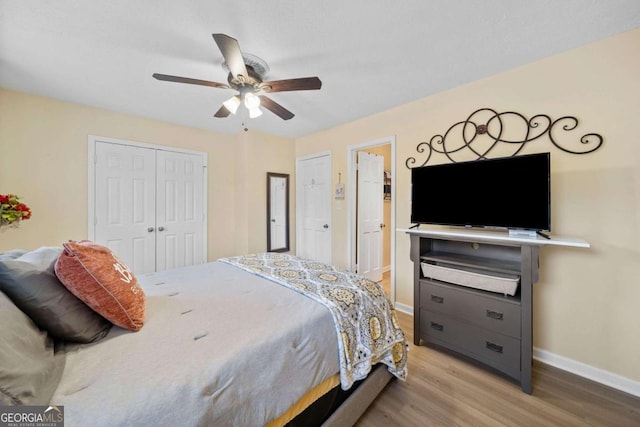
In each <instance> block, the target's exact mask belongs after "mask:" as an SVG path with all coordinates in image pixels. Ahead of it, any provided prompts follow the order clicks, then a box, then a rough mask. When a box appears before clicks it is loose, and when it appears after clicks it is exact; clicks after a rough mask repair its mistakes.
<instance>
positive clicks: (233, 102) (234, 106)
mask: <svg viewBox="0 0 640 427" xmlns="http://www.w3.org/2000/svg"><path fill="white" fill-rule="evenodd" d="M222 105H224V107H225V108H226V109H227V110H229V111H230V112H231V114H235V113H236V112H237V111H238V107H239V106H240V97H238V95H234V96H232V97H231V98H229V99H227V100H226V101H224V102H223V103H222Z"/></svg>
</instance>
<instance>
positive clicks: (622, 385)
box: [396, 304, 640, 397]
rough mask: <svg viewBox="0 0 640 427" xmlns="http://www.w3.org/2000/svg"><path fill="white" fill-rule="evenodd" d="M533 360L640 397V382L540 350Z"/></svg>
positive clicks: (535, 350)
mask: <svg viewBox="0 0 640 427" xmlns="http://www.w3.org/2000/svg"><path fill="white" fill-rule="evenodd" d="M396 305H397V304H396ZM533 358H534V359H536V360H539V361H540V362H542V363H546V364H547V365H551V366H554V367H556V368H558V369H562V370H563V371H567V372H571V373H572V374H576V375H579V376H581V377H584V378H587V379H590V380H592V381H595V382H597V383H600V384H603V385H606V386H609V387H611V388H615V389H616V390H620V391H623V392H625V393H629V394H632V395H634V396H638V397H640V381H634V380H630V379H629V378H625V377H623V376H621V375H618V374H614V373H613V372H609V371H605V370H603V369H600V368H596V367H593V366H590V365H587V364H586V363H582V362H578V361H576V360H573V359H569V358H568V357H564V356H560V355H558V354H555V353H551V352H550V351H547V350H542V349H539V348H534V349H533Z"/></svg>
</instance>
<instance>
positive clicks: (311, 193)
mask: <svg viewBox="0 0 640 427" xmlns="http://www.w3.org/2000/svg"><path fill="white" fill-rule="evenodd" d="M297 166H298V168H297V172H296V187H297V188H298V206H299V208H300V212H298V221H297V223H298V233H297V235H298V236H299V240H298V244H297V245H296V249H297V254H298V255H299V256H301V257H303V258H309V259H314V260H317V261H321V262H325V263H331V262H332V260H331V157H330V156H328V155H326V156H321V157H314V158H311V159H304V160H299V161H298V162H297Z"/></svg>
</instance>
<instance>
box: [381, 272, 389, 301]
mask: <svg viewBox="0 0 640 427" xmlns="http://www.w3.org/2000/svg"><path fill="white" fill-rule="evenodd" d="M378 283H380V285H381V286H382V288H383V289H384V291H385V293H386V294H387V295H389V296H391V272H390V271H385V272H384V273H382V280H381V281H380V282H378Z"/></svg>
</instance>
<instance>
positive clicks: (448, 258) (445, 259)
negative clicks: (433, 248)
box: [420, 252, 520, 274]
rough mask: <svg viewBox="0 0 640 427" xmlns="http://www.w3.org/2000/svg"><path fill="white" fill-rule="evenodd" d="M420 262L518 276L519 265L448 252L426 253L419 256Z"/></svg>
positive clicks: (513, 262) (512, 262)
mask: <svg viewBox="0 0 640 427" xmlns="http://www.w3.org/2000/svg"><path fill="white" fill-rule="evenodd" d="M420 259H421V260H422V261H427V262H433V263H435V264H447V265H451V266H455V265H457V266H460V267H472V268H477V269H478V270H487V271H499V272H502V273H507V274H520V264H519V263H517V262H515V261H505V260H495V259H492V258H483V257H473V256H468V255H460V254H455V253H450V252H428V253H426V254H424V255H421V256H420Z"/></svg>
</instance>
